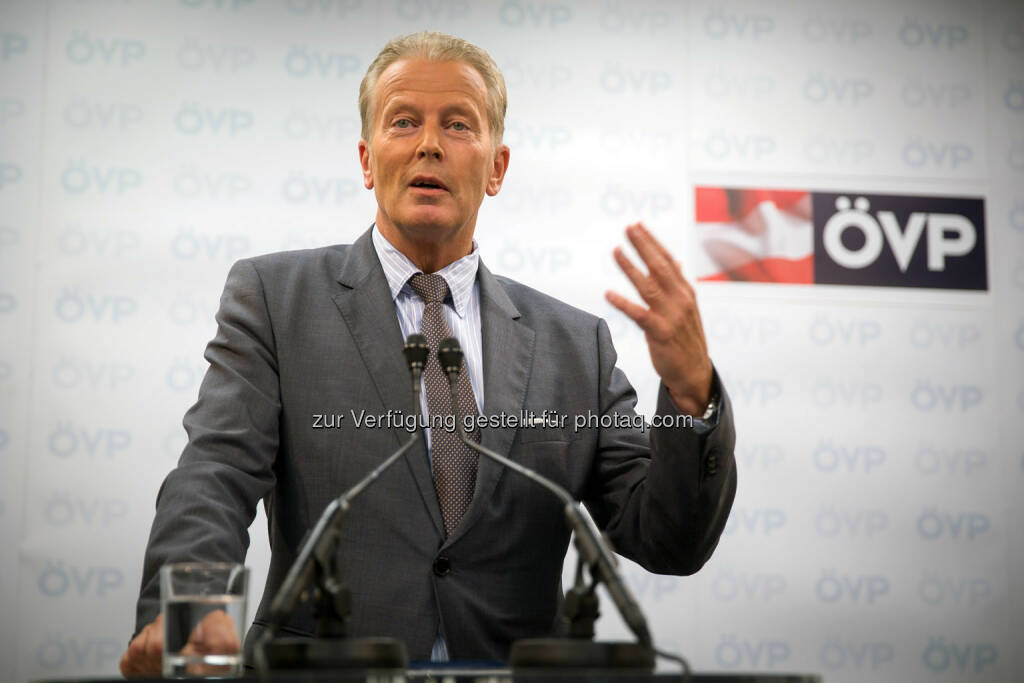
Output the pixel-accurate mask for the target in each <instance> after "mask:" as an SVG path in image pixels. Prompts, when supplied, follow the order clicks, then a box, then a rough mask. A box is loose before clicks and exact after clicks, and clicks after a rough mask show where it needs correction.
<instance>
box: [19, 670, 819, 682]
mask: <svg viewBox="0 0 1024 683" xmlns="http://www.w3.org/2000/svg"><path fill="white" fill-rule="evenodd" d="M136 680H145V681H179V682H180V681H181V680H183V679H181V678H174V679H171V678H167V679H165V678H147V679H136ZM191 680H200V679H198V678H195V679H191ZM217 680H225V679H217ZM227 680H232V681H238V682H239V683H327V682H328V681H331V682H337V683H518V682H519V681H524V682H528V683H540V682H541V681H552V682H553V683H584V682H586V683H605V682H607V683H624V682H625V681H630V682H635V683H648V682H650V683H669V682H670V681H672V682H681V681H687V683H821V677H820V676H818V675H815V674H795V673H775V672H771V673H768V672H764V673H753V672H751V673H694V674H692V675H690V676H689V677H688V678H686V677H684V676H683V675H682V674H681V673H679V672H674V673H655V674H642V673H637V672H625V671H624V672H614V671H571V672H570V671H551V672H543V671H536V672H529V673H526V672H516V673H512V672H511V671H509V670H508V669H440V668H439V669H414V670H410V671H406V672H404V673H403V672H390V671H352V670H350V671H309V672H303V671H288V672H275V673H272V674H270V675H269V676H268V677H267V678H264V679H261V678H259V677H257V676H255V675H254V674H253V673H252V672H248V673H247V675H246V676H244V677H241V678H234V679H227ZM35 683H124V679H123V678H53V679H45V680H39V681H36V682H35Z"/></svg>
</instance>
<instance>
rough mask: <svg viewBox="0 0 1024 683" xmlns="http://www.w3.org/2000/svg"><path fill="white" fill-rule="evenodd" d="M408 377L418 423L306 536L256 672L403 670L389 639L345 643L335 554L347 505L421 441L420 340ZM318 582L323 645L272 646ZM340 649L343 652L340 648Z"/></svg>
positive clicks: (293, 642)
mask: <svg viewBox="0 0 1024 683" xmlns="http://www.w3.org/2000/svg"><path fill="white" fill-rule="evenodd" d="M402 353H403V355H404V356H405V361H406V363H407V364H408V366H409V372H410V374H411V376H412V391H413V402H412V403H413V411H414V416H415V418H416V420H415V423H414V429H413V431H412V434H411V435H410V436H409V439H408V440H407V441H406V442H405V443H404V444H402V445H401V446H399V448H398V449H397V450H396V451H395V452H394V453H392V454H391V455H390V456H388V457H387V459H385V460H384V462H382V463H381V464H380V465H378V466H377V467H375V468H374V469H373V471H371V472H370V473H369V474H367V475H366V476H365V477H363V479H361V480H360V481H359V482H357V483H356V484H355V486H353V487H352V488H350V489H349V490H348V491H345V493H343V494H342V495H341V496H339V497H338V498H336V499H334V500H332V501H331V502H330V503H329V504H328V505H327V507H326V508H324V511H323V513H322V514H321V515H320V519H319V520H318V521H317V523H316V526H315V527H314V528H313V530H312V531H311V532H310V533H309V534H308V535H307V537H306V540H305V541H304V542H303V544H302V547H301V548H300V549H299V552H298V555H297V556H296V558H295V562H294V563H293V564H292V566H291V568H290V569H289V570H288V574H287V576H285V579H284V582H283V583H282V584H281V588H280V589H278V592H277V594H276V595H275V596H274V600H273V602H271V604H270V612H269V614H268V619H267V626H266V627H265V630H264V634H263V638H262V639H261V641H260V643H259V645H258V646H257V648H256V653H255V654H256V664H257V668H258V669H260V670H261V671H265V670H266V669H267V668H268V665H269V667H272V668H300V669H301V668H325V667H328V668H331V667H339V666H340V667H351V666H353V665H359V666H362V667H365V668H381V667H383V668H402V669H404V668H405V664H406V662H407V660H408V658H407V657H406V654H405V647H404V645H403V644H402V643H400V642H399V641H397V640H394V639H390V638H359V639H345V640H342V641H340V644H339V642H338V639H339V638H345V635H346V634H345V622H346V620H347V619H348V613H349V611H350V606H351V596H350V594H349V591H348V589H347V588H345V587H344V586H343V585H342V584H341V581H340V580H339V579H338V571H337V569H338V567H337V554H338V543H339V541H340V536H341V522H342V519H344V516H345V513H346V512H347V511H348V509H349V507H350V503H351V501H352V500H353V499H354V498H355V497H356V496H358V495H359V494H360V493H362V492H363V491H364V490H365V489H366V488H367V487H368V486H370V484H372V483H373V482H374V481H376V480H377V479H378V478H380V476H381V475H382V474H383V473H384V472H385V471H386V470H387V469H388V468H390V467H391V466H392V465H393V464H394V463H395V462H397V461H398V459H399V458H401V457H402V456H403V455H405V454H406V453H407V452H408V451H409V450H410V449H411V448H412V447H413V446H414V445H416V443H417V440H418V439H419V438H420V437H421V435H422V431H423V425H422V424H421V420H420V390H421V384H422V382H421V381H420V380H421V377H422V375H423V368H424V367H425V366H426V364H427V357H428V355H429V353H430V346H429V345H428V344H427V339H426V337H424V336H423V335H422V334H410V335H409V336H408V337H407V338H406V340H405V344H404V346H403V348H402ZM314 579H315V580H316V584H317V585H316V590H314V591H312V592H313V593H314V595H315V596H316V600H317V605H316V611H317V613H318V614H317V637H318V638H322V639H326V640H312V641H311V640H308V639H280V640H279V641H277V640H274V638H275V637H276V635H277V632H278V629H279V628H280V627H281V626H282V625H283V624H284V623H285V621H287V619H288V617H290V616H291V615H292V613H293V612H294V611H295V608H296V606H297V605H298V603H299V600H300V599H301V598H302V597H303V593H304V592H305V591H306V590H307V588H308V587H309V584H310V583H311V582H313V580H314ZM342 645H344V646H342Z"/></svg>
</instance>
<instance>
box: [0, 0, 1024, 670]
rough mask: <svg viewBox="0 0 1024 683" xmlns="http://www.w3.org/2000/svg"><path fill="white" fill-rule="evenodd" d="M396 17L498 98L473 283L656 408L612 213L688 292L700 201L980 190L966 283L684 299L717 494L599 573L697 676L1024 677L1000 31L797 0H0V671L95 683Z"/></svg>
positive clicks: (1014, 7) (1014, 27)
mask: <svg viewBox="0 0 1024 683" xmlns="http://www.w3.org/2000/svg"><path fill="white" fill-rule="evenodd" d="M423 28H429V29H437V30H444V31H449V32H452V33H456V34H458V35H461V36H463V37H465V38H467V39H469V40H472V41H474V42H477V43H478V44H480V45H481V46H483V47H484V48H486V49H487V50H488V51H489V52H490V53H491V54H492V55H493V56H494V57H495V59H496V61H497V62H498V63H499V65H500V66H501V67H502V69H503V71H504V74H505V77H506V80H507V83H508V89H509V100H510V104H509V114H508V120H507V133H506V142H507V143H508V144H509V145H510V146H511V148H512V159H511V167H510V170H509V174H508V179H507V183H506V185H505V188H504V190H503V191H502V193H501V194H500V195H499V196H498V197H497V198H494V199H488V200H487V201H486V202H485V203H484V207H483V209H482V211H481V215H480V221H479V225H478V231H477V238H478V240H479V242H480V245H481V249H482V252H483V255H484V260H485V262H486V263H487V264H488V265H489V266H490V268H491V269H492V270H494V271H496V272H498V273H502V274H506V275H509V276H512V277H515V278H518V279H520V280H523V281H525V282H527V283H529V284H531V285H533V286H536V287H538V288H540V289H542V290H544V291H547V292H550V293H552V294H554V295H556V296H559V297H561V298H563V299H565V300H567V301H569V302H571V303H573V304H575V305H578V306H580V307H582V308H585V309H587V310H590V311H593V312H595V313H598V314H601V315H605V316H607V317H608V319H609V324H610V325H611V327H612V330H613V333H614V335H615V342H616V344H617V346H618V349H619V351H620V357H621V365H622V366H623V367H624V369H625V370H626V371H627V373H628V374H629V376H630V378H631V379H632V380H633V382H634V384H635V386H636V387H637V389H638V391H639V393H640V396H641V405H642V407H643V408H644V409H645V410H646V411H648V412H649V411H650V410H651V409H652V408H653V401H654V390H655V388H656V378H655V377H654V375H653V373H652V371H651V370H650V368H649V360H648V357H647V352H646V347H645V345H644V343H643V338H642V335H640V334H639V333H638V332H637V331H636V330H635V329H634V328H633V327H632V326H631V324H627V321H625V320H624V319H623V318H622V317H621V316H619V315H617V314H615V313H614V312H613V311H612V310H611V309H610V307H609V306H607V305H606V304H605V303H604V302H603V299H602V292H603V290H604V289H605V288H606V287H608V286H613V287H617V288H620V289H622V290H624V289H625V287H626V285H625V283H624V280H623V279H622V278H621V277H620V276H619V275H617V273H616V272H615V271H616V269H615V267H614V264H613V262H612V260H611V256H610V252H611V249H612V247H613V246H614V245H616V244H618V243H621V242H622V241H623V238H622V232H621V231H622V228H623V227H624V226H625V224H626V223H627V222H630V221H632V220H635V219H643V220H645V221H646V222H647V224H648V225H649V226H650V227H651V228H652V229H653V230H654V231H655V232H656V233H657V234H658V235H659V236H660V237H661V238H662V239H663V240H664V241H665V242H666V243H667V244H668V245H669V246H670V248H671V249H672V250H673V251H674V252H675V253H676V254H677V255H679V257H680V258H681V260H682V261H683V264H684V269H685V268H687V267H691V266H692V265H693V263H694V261H695V249H696V248H697V247H696V241H695V239H694V232H693V188H694V186H695V185H729V186H737V187H774V188H789V187H792V188H799V189H808V188H809V189H814V190H824V191H830V190H836V191H844V192H845V191H849V192H883V193H896V194H918V193H922V194H938V195H944V194H947V195H953V196H977V197H983V198H984V199H985V206H986V214H987V221H986V222H987V234H988V247H989V248H988V252H989V259H988V264H989V290H988V291H987V292H985V293H982V294H973V295H964V294H961V293H958V292H939V291H914V290H903V289H883V288H874V287H872V288H854V287H828V286H792V285H790V286H787V285H754V284H732V283H708V284H701V285H700V286H699V287H698V291H699V296H700V302H701V307H702V311H703V315H704V320H705V326H706V330H707V334H708V338H709V343H710V346H711V353H712V356H713V358H714V360H715V362H716V364H717V366H718V367H719V368H720V370H721V372H722V375H723V377H724V378H725V380H726V385H727V387H728V389H729V391H730V392H731V394H732V397H733V405H734V407H735V411H736V420H737V424H738V433H739V437H738V443H737V459H738V466H739V493H738V496H737V500H736V504H735V507H734V510H733V516H732V518H731V520H730V523H729V526H728V528H727V531H726V534H725V535H724V537H723V539H722V542H721V544H720V546H719V549H718V551H717V553H716V555H715V556H714V558H713V559H712V560H711V562H709V564H708V565H707V566H706V567H705V568H704V570H703V571H702V572H700V573H699V574H698V575H697V576H695V577H691V578H674V577H657V576H652V575H648V574H646V573H644V572H643V571H641V570H639V569H638V568H636V567H634V566H627V567H626V571H627V576H628V579H629V581H630V582H631V583H632V585H633V587H634V588H635V590H636V591H637V593H638V594H639V596H640V598H641V599H642V601H643V606H644V608H645V609H646V610H647V611H648V613H649V615H650V618H651V621H652V627H653V629H654V633H655V634H656V637H657V640H658V641H659V643H660V644H661V645H662V646H664V647H666V648H668V649H671V650H674V651H676V652H679V653H681V654H684V655H686V656H687V657H688V658H689V659H690V660H691V662H692V663H693V665H694V667H695V668H697V669H699V670H752V669H757V670H799V671H808V672H821V673H824V674H825V675H826V678H827V680H829V681H832V680H835V681H889V680H901V681H909V680H914V681H918V680H920V681H933V680H934V681H953V680H978V681H1007V680H1017V681H1022V680H1024V657H1022V655H1021V650H1022V648H1021V645H1024V635H1022V634H1024V571H1022V570H1021V567H1022V566H1024V531H1022V528H1024V527H1022V525H1021V524H1020V520H1021V519H1022V517H1024V503H1022V502H1021V500H1022V499H1021V496H1020V495H1019V492H1020V491H1021V488H1022V484H1024V446H1022V444H1024V426H1022V425H1024V296H1022V291H1024V7H1022V6H1021V4H1020V3H1010V2H1008V3H1006V4H998V3H981V4H978V3H972V4H968V3H961V2H920V3H912V2H881V1H879V2H865V3H858V4H857V5H856V6H854V5H852V4H847V3H829V2H824V1H814V0H803V1H801V2H790V3H773V4H770V5H769V4H767V3H757V2H737V1H736V0H723V1H722V2H704V1H702V0H692V1H691V2H646V3H643V2H637V3H627V2H586V1H583V0H555V1H547V0H516V1H509V2H497V1H493V2H469V1H468V0H397V1H394V0H393V1H390V2H380V3H376V2H367V1H363V0H180V1H178V2H170V1H167V2H159V3H158V2H141V1H136V2H132V1H130V0H125V1H115V0H95V1H88V0H78V1H74V2H71V1H69V2H56V1H53V2H22V3H14V2H5V3H3V4H0V325H2V327H0V330H2V334H0V549H2V550H0V634H2V635H0V674H2V677H3V678H4V679H13V680H17V681H24V680H28V679H33V678H40V677H53V676H58V675H64V674H109V673H113V672H115V671H116V667H117V661H118V658H119V656H120V653H121V651H122V650H123V648H124V645H125V644H126V642H127V638H128V636H129V635H130V633H131V630H132V622H133V619H134V601H135V597H136V594H137V589H138V585H139V579H140V572H141V559H142V552H143V548H144V545H145V540H146V537H147V533H148V529H149V524H150V522H151V519H152V509H153V501H154V498H155V494H156V491H157V488H158V487H159V484H160V482H161V481H162V479H163V477H164V475H165V474H166V472H167V471H168V470H169V469H170V468H171V467H173V466H174V463H175V462H176V459H177V457H178V455H179V454H180V451H181V448H182V446H183V443H184V439H185V434H184V430H183V429H182V428H181V416H182V414H183V413H184V411H185V410H186V409H187V408H188V406H189V405H191V403H192V402H193V401H194V400H195V397H196V392H197V388H198V383H199V381H200V379H201V377H202V374H203V372H204V371H205V362H204V361H203V359H202V352H203V348H204V346H205V343H206V342H207V341H208V340H209V338H210V337H211V336H212V334H213V332H214V323H213V314H214V311H215V310H216V305H217V301H218V298H219V295H220V291H221V288H222V286H223V282H224V278H225V275H226V273H227V270H228V268H229V266H230V264H231V263H232V262H233V261H235V260H237V259H238V258H241V257H244V256H248V255H253V254H257V253H262V252H267V251H276V250H281V249H290V248H300V247H309V246H318V245H323V244H331V243H339V242H347V241H350V240H352V239H353V238H354V237H356V236H357V235H358V234H359V233H361V232H362V231H363V230H364V229H365V228H366V226H367V225H369V223H370V221H371V219H372V216H373V210H374V206H375V204H374V201H373V198H372V194H371V193H369V192H366V191H364V190H363V189H362V186H361V184H360V179H359V173H358V165H357V155H356V142H357V139H358V132H357V131H358V127H359V124H358V112H357V108H356V94H357V89H358V83H359V79H360V78H361V76H362V74H363V73H364V72H365V69H366V67H367V65H368V63H369V61H370V60H371V59H372V57H373V56H374V55H375V54H376V51H377V50H378V49H379V48H380V47H381V46H382V45H383V44H384V43H385V42H386V41H387V40H388V39H389V38H391V37H393V36H395V35H398V34H401V33H407V32H411V31H414V30H420V29H423ZM967 397H970V400H967ZM251 536H252V539H253V546H252V549H251V551H250V555H249V558H248V560H247V562H248V564H249V565H250V566H251V567H253V572H254V575H253V578H254V582H253V583H254V584H255V585H254V590H253V591H252V594H253V597H255V596H257V595H258V594H259V592H260V591H261V589H262V581H263V579H264V577H265V568H266V564H267V556H268V550H267V542H266V533H265V521H264V520H263V518H262V513H260V516H259V517H258V518H257V521H256V523H255V524H254V526H253V528H252V533H251ZM357 599H358V598H357ZM611 611H612V609H611V606H610V604H607V603H606V604H605V612H606V613H608V612H611ZM601 628H602V635H603V636H606V637H615V636H621V635H623V634H624V630H623V628H622V626H621V624H619V623H618V622H617V621H616V619H615V618H614V617H611V616H609V617H607V618H606V619H605V620H604V621H603V623H602V625H601Z"/></svg>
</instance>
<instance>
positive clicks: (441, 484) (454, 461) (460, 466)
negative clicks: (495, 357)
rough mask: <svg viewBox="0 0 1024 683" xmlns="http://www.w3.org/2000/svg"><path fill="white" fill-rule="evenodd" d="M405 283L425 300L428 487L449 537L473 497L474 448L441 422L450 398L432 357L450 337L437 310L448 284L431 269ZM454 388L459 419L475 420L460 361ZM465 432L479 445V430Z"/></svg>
mask: <svg viewBox="0 0 1024 683" xmlns="http://www.w3.org/2000/svg"><path fill="white" fill-rule="evenodd" d="M409 286H410V287H412V289H413V291H414V292H416V294H418V295H419V297H420V298H421V299H423V302H424V304H425V306H424V308H423V322H422V324H421V325H420V332H421V333H422V334H423V336H424V337H426V338H427V343H428V344H430V356H429V358H428V359H427V367H426V368H425V369H424V371H423V383H424V384H425V385H426V389H427V408H428V409H429V413H430V423H429V424H430V425H431V426H432V427H434V429H431V430H430V447H431V451H432V452H433V460H434V488H435V489H436V490H437V500H438V502H440V504H441V516H442V517H443V518H444V531H445V535H446V536H450V535H451V534H452V532H453V531H454V530H455V527H457V526H458V525H459V520H461V519H462V515H463V514H465V512H466V510H467V509H468V508H469V504H470V502H471V501H472V500H473V489H474V487H475V486H476V465H477V458H478V456H477V453H476V451H474V450H472V449H471V448H469V446H467V445H466V444H464V443H462V440H461V439H459V435H458V433H457V432H454V431H449V430H448V429H445V428H444V426H443V425H445V422H444V416H447V415H451V414H452V400H451V389H450V388H449V386H448V378H447V377H446V376H445V374H444V371H443V370H442V369H441V365H440V363H438V360H437V347H438V345H439V344H440V343H441V340H442V339H444V338H445V337H450V336H452V330H451V328H450V327H448V323H447V322H446V321H445V319H444V310H443V306H444V300H445V298H446V297H447V296H448V283H447V282H445V280H444V277H442V276H441V275H438V274H437V273H432V274H430V275H427V274H425V273H416V274H415V275H413V276H412V277H411V278H410V279H409ZM458 387H459V414H460V415H461V416H462V418H463V419H467V418H466V417H465V416H467V415H471V416H473V419H474V421H475V420H476V417H477V415H478V414H479V412H478V411H477V408H476V397H475V396H474V395H473V385H472V383H471V382H470V380H469V373H468V372H467V371H466V361H465V359H463V361H462V370H461V371H460V372H459V380H458ZM435 416H436V417H435ZM447 419H451V418H447ZM467 431H469V438H471V439H473V440H474V441H476V442H478V443H479V441H480V430H479V429H477V428H476V427H474V428H473V429H472V430H467Z"/></svg>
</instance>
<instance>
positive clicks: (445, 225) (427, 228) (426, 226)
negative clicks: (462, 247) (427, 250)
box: [395, 211, 459, 242]
mask: <svg viewBox="0 0 1024 683" xmlns="http://www.w3.org/2000/svg"><path fill="white" fill-rule="evenodd" d="M403 218H404V220H401V221H395V227H397V228H398V229H399V230H401V231H402V232H403V233H405V234H406V235H408V236H409V237H411V238H414V239H416V240H417V241H421V242H435V241H437V242H443V241H445V240H447V239H450V238H451V237H452V235H454V234H455V233H457V232H458V227H459V226H458V223H457V222H456V221H455V220H453V219H452V217H451V216H448V215H439V212H437V213H434V212H420V211H417V212H413V214H412V215H409V216H405V217H403Z"/></svg>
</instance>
